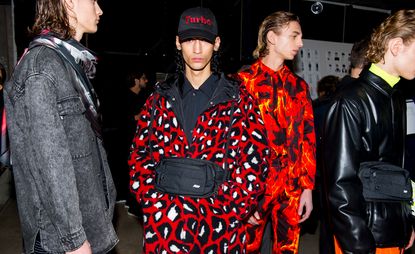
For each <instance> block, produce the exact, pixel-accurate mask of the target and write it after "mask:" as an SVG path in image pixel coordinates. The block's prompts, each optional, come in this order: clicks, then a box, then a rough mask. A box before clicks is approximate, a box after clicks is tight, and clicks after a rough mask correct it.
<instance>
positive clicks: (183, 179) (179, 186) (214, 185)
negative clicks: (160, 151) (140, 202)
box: [155, 158, 228, 198]
mask: <svg viewBox="0 0 415 254" xmlns="http://www.w3.org/2000/svg"><path fill="white" fill-rule="evenodd" d="M155 170H156V183H155V187H156V189H157V191H160V192H163V193H168V194H175V195H184V196H190V197H195V198H204V197H209V196H211V195H212V194H215V193H217V190H218V187H219V185H220V184H222V183H223V182H225V181H226V180H227V179H228V174H227V172H228V170H226V171H225V170H224V169H223V168H222V167H220V166H219V165H217V164H216V163H214V162H211V161H207V160H200V159H191V158H164V159H162V160H161V161H160V162H159V163H158V164H157V166H156V168H155Z"/></svg>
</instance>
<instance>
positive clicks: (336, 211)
mask: <svg viewBox="0 0 415 254" xmlns="http://www.w3.org/2000/svg"><path fill="white" fill-rule="evenodd" d="M405 112H406V108H405V100H404V99H403V97H402V94H401V93H400V91H398V90H396V89H393V88H392V87H391V86H389V85H388V84H387V83H386V82H385V81H384V80H383V79H381V78H380V77H378V76H377V75H375V74H373V73H372V72H370V71H368V70H364V71H363V72H362V74H361V76H360V78H359V79H358V80H356V81H355V82H354V83H352V84H349V85H348V86H347V87H344V88H343V89H342V91H340V92H339V93H338V94H337V95H336V98H335V100H334V102H333V104H332V105H331V107H330V109H329V111H328V113H327V116H326V119H325V122H324V127H323V128H324V130H323V132H324V134H323V158H324V160H323V161H324V166H323V175H324V181H325V184H326V188H327V193H326V195H327V201H328V207H329V213H330V220H331V224H332V226H333V232H334V234H335V237H336V239H337V240H338V241H339V244H340V246H341V247H342V249H343V252H344V253H372V252H373V251H374V249H375V247H394V246H404V245H405V244H406V243H407V242H408V239H409V237H410V234H411V230H412V226H411V224H410V222H409V218H408V217H407V216H404V215H403V214H405V211H408V210H407V209H409V204H406V203H399V202H398V203H394V204H392V205H387V204H385V203H373V202H372V203H367V202H365V201H364V198H363V195H362V184H361V182H360V180H359V178H358V175H357V173H358V170H359V164H360V163H361V162H363V161H387V162H391V163H393V164H395V165H398V166H402V162H403V155H404V152H403V151H404V137H405V133H406V117H405ZM406 214H407V213H406ZM374 236H376V237H374ZM375 238H376V239H377V240H376V243H375Z"/></svg>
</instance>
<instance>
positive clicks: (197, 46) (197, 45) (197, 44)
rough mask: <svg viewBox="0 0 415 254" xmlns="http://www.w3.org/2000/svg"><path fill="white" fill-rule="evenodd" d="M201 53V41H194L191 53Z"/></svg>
mask: <svg viewBox="0 0 415 254" xmlns="http://www.w3.org/2000/svg"><path fill="white" fill-rule="evenodd" d="M201 51H202V41H201V40H194V43H193V52H194V53H196V54H198V53H200V52H201Z"/></svg>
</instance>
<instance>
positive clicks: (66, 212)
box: [4, 46, 118, 253]
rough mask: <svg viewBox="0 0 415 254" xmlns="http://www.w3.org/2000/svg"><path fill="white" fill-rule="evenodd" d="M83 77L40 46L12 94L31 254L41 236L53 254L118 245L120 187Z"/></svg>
mask: <svg viewBox="0 0 415 254" xmlns="http://www.w3.org/2000/svg"><path fill="white" fill-rule="evenodd" d="M75 75H76V74H75V71H74V70H73V69H72V67H71V66H70V65H69V63H68V62H66V61H64V60H62V58H61V57H60V56H59V55H58V54H57V52H55V51H54V50H52V49H50V48H47V47H44V46H39V47H35V48H33V49H31V50H30V51H29V52H28V53H27V54H26V55H25V56H24V57H23V59H22V60H21V62H20V63H19V64H18V65H17V66H16V68H15V70H14V73H13V75H12V77H11V79H10V80H9V82H7V84H6V85H5V88H4V89H5V92H4V98H5V107H6V115H7V124H8V131H9V135H10V149H11V156H12V161H13V174H14V179H15V186H16V196H17V204H18V210H19V216H20V221H21V226H22V233H23V240H24V253H32V252H33V247H34V243H35V238H36V235H37V234H39V235H40V239H41V243H42V246H43V248H44V249H45V250H46V251H48V252H51V253H64V252H66V251H70V250H74V249H76V248H78V247H80V245H81V244H82V243H83V242H84V241H85V240H88V241H89V243H90V244H91V247H92V251H93V253H107V252H108V251H109V250H110V249H112V248H113V247H114V246H115V244H116V243H117V242H118V238H117V236H116V233H115V230H114V228H113V224H112V217H113V211H114V204H115V196H116V191H115V187H114V183H113V180H112V177H111V173H110V170H109V167H108V163H107V159H106V154H105V151H104V149H103V146H102V142H101V140H99V139H97V137H96V136H95V134H94V131H93V129H92V128H91V125H90V122H89V121H88V120H87V118H86V117H85V107H84V105H83V103H82V101H81V98H80V96H79V94H78V93H77V92H76V90H75V88H74V85H73V82H77V81H76V80H77V79H76V76H75Z"/></svg>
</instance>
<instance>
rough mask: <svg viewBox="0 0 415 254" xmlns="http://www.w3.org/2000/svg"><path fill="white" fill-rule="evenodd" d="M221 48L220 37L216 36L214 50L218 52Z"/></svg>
mask: <svg viewBox="0 0 415 254" xmlns="http://www.w3.org/2000/svg"><path fill="white" fill-rule="evenodd" d="M219 47H220V37H219V36H216V39H215V43H214V44H213V50H214V51H218V50H219Z"/></svg>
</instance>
